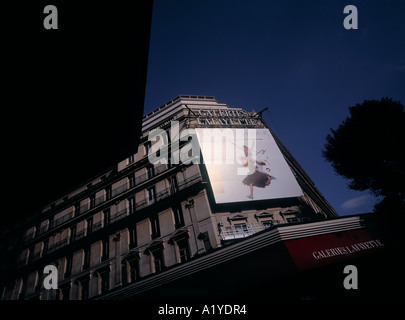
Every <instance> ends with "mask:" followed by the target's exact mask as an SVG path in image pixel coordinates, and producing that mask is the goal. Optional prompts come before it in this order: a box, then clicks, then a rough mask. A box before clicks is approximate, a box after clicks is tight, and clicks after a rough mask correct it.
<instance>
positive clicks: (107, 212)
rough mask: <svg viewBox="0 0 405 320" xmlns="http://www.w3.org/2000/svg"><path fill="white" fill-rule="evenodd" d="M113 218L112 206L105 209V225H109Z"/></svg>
mask: <svg viewBox="0 0 405 320" xmlns="http://www.w3.org/2000/svg"><path fill="white" fill-rule="evenodd" d="M110 218H111V210H110V208H108V209H105V210H104V226H105V227H106V226H108V225H109V224H110Z"/></svg>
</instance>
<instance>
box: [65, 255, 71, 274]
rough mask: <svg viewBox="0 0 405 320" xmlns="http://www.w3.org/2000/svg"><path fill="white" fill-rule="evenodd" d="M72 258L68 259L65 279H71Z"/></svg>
mask: <svg viewBox="0 0 405 320" xmlns="http://www.w3.org/2000/svg"><path fill="white" fill-rule="evenodd" d="M72 260H73V259H72V256H71V255H70V256H67V257H66V269H65V278H67V277H70V275H71V274H72Z"/></svg>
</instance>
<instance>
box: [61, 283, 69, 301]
mask: <svg viewBox="0 0 405 320" xmlns="http://www.w3.org/2000/svg"><path fill="white" fill-rule="evenodd" d="M69 293H70V286H69V285H65V286H63V287H61V288H60V291H59V300H69Z"/></svg>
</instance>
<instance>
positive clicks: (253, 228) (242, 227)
mask: <svg viewBox="0 0 405 320" xmlns="http://www.w3.org/2000/svg"><path fill="white" fill-rule="evenodd" d="M309 221H310V218H307V217H302V218H298V217H296V218H288V219H287V222H285V221H283V220H267V221H263V222H262V223H240V224H235V225H232V226H227V227H225V226H220V227H219V235H220V237H221V239H222V240H237V239H243V238H247V237H250V236H252V235H254V234H255V233H258V232H260V231H263V230H266V229H268V228H271V227H273V226H275V225H279V224H284V223H298V222H309Z"/></svg>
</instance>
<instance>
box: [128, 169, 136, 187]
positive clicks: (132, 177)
mask: <svg viewBox="0 0 405 320" xmlns="http://www.w3.org/2000/svg"><path fill="white" fill-rule="evenodd" d="M128 184H129V187H130V188H133V187H135V174H134V173H132V174H130V175H129V176H128Z"/></svg>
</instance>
